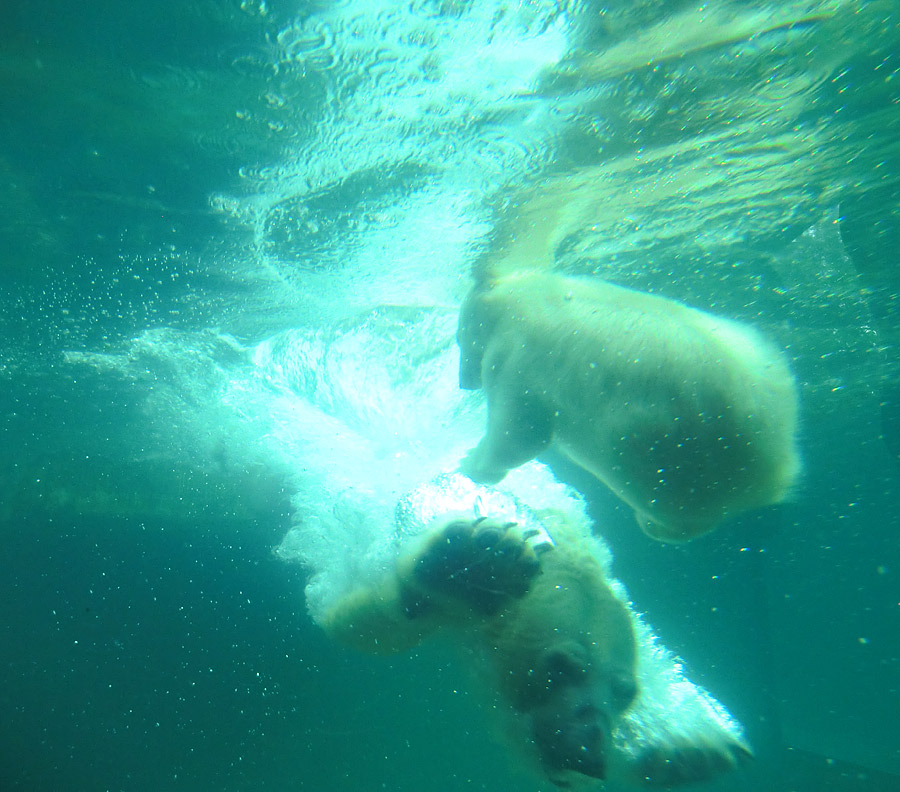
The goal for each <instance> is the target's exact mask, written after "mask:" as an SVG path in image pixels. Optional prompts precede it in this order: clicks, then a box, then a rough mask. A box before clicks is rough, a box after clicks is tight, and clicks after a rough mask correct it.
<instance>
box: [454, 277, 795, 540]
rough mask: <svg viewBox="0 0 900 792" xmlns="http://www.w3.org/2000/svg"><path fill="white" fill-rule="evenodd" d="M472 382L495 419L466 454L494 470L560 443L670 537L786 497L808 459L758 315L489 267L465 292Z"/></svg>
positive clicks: (466, 466) (472, 466) (497, 476)
mask: <svg viewBox="0 0 900 792" xmlns="http://www.w3.org/2000/svg"><path fill="white" fill-rule="evenodd" d="M457 341H458V344H459V349H460V363H459V384H460V386H461V387H462V388H464V389H470V390H472V389H477V388H484V391H485V393H486V397H487V407H488V417H487V431H486V433H485V435H484V437H483V438H482V440H481V441H480V442H479V443H478V445H477V446H476V447H475V448H474V449H472V450H471V451H470V452H469V453H468V455H467V456H466V457H465V459H464V460H463V462H462V465H461V470H462V472H463V473H465V474H466V475H468V476H470V477H471V478H472V479H474V480H475V481H479V482H483V483H495V482H497V481H500V480H501V479H502V478H503V477H504V476H505V475H506V474H507V472H508V471H509V470H510V469H511V468H515V467H517V466H519V465H521V464H522V463H524V462H526V461H528V460H530V459H533V458H534V457H535V456H537V455H538V454H539V453H540V452H541V451H543V450H544V449H545V448H547V447H548V446H549V445H550V444H551V443H555V444H556V446H557V447H558V448H559V449H560V450H561V451H562V452H563V453H564V454H565V455H566V456H568V457H569V458H570V459H572V460H573V461H574V462H576V463H577V464H579V465H580V466H582V467H584V468H585V469H586V470H588V471H589V472H591V473H592V474H594V475H595V476H596V477H597V478H599V479H600V480H601V481H602V482H603V483H604V484H606V485H607V486H608V487H609V488H610V489H612V490H613V491H614V492H615V493H616V494H617V495H618V496H619V497H620V498H621V499H622V500H624V501H625V502H626V503H628V504H629V505H630V506H631V507H632V508H633V509H634V510H635V514H636V517H637V520H638V523H639V524H640V525H641V527H642V528H643V529H644V530H645V531H646V532H647V533H648V534H649V535H651V536H653V537H655V538H657V539H661V540H664V541H671V542H681V541H687V540H689V539H691V538H693V537H696V536H699V535H701V534H704V533H707V532H708V531H711V530H712V529H713V528H715V527H716V526H717V525H718V524H719V523H720V522H722V521H723V520H724V519H725V518H727V517H729V516H732V515H734V514H737V513H739V512H742V511H744V510H747V509H753V508H758V507H761V506H766V505H768V504H772V503H777V502H779V501H780V500H782V499H783V498H784V497H785V496H786V494H787V493H788V491H789V490H790V489H791V487H792V485H793V483H794V482H795V479H796V477H797V474H798V471H799V469H800V463H799V457H798V452H797V446H796V440H795V435H796V424H797V402H798V398H797V389H796V385H795V382H794V379H793V376H792V375H791V372H790V370H789V369H788V366H787V364H786V363H785V361H784V359H783V358H782V356H781V355H780V354H779V353H778V352H777V351H776V350H775V349H774V348H773V347H772V346H770V344H768V343H767V342H766V341H765V340H764V339H763V338H762V337H761V336H760V335H758V334H757V333H756V332H755V331H754V330H752V329H751V328H749V327H745V326H743V325H740V324H737V323H735V322H731V321H728V320H725V319H721V318H718V317H715V316H712V315H710V314H707V313H704V312H702V311H699V310H696V309H693V308H689V307H687V306H685V305H682V304H680V303H677V302H674V301H672V300H669V299H665V298H663V297H658V296H655V295H651V294H646V293H641V292H637V291H633V290H631V289H627V288H624V287H621V286H616V285H613V284H611V283H607V282H604V281H599V280H591V279H586V278H574V277H566V276H563V275H561V274H559V273H555V272H552V271H549V270H537V269H535V270H523V271H519V272H512V273H509V274H505V275H503V276H501V277H495V278H486V279H484V280H483V281H482V282H481V283H479V284H478V285H476V287H475V288H474V289H473V290H472V291H471V292H470V293H469V295H468V296H467V297H466V299H465V300H464V302H463V305H462V308H461V311H460V317H459V327H458V333H457Z"/></svg>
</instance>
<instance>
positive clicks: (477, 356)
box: [459, 343, 483, 390]
mask: <svg viewBox="0 0 900 792" xmlns="http://www.w3.org/2000/svg"><path fill="white" fill-rule="evenodd" d="M470 347H471V345H470ZM482 358H483V350H478V349H471V348H470V349H469V350H466V349H464V348H463V345H462V343H460V345H459V387H460V388H462V389H463V390H478V389H479V388H480V387H481V385H482V383H481V361H482Z"/></svg>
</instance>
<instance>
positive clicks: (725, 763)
mask: <svg viewBox="0 0 900 792" xmlns="http://www.w3.org/2000/svg"><path fill="white" fill-rule="evenodd" d="M752 758H753V754H752V753H751V752H750V750H749V749H748V748H747V747H746V746H745V745H743V744H741V743H739V742H732V743H728V744H726V745H721V746H718V745H703V744H698V745H685V746H680V747H677V748H675V747H673V748H671V749H669V750H665V751H663V750H658V749H656V750H653V749H651V750H649V751H647V753H645V754H644V755H643V756H641V757H640V759H639V760H638V762H637V765H636V767H635V770H636V772H637V775H638V777H639V779H640V783H641V784H642V785H643V786H647V787H663V788H668V787H673V786H679V785H682V784H699V783H702V782H704V781H709V780H711V779H713V778H716V777H717V776H720V775H723V774H724V773H727V772H729V771H730V770H734V769H735V768H736V767H738V766H740V765H742V764H744V763H745V762H747V761H749V760H750V759H752Z"/></svg>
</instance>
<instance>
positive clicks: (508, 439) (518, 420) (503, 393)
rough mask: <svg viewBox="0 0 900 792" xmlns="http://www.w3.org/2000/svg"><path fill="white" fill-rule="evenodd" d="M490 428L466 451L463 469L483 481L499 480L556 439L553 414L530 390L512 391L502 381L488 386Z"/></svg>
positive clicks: (477, 480)
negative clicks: (554, 436) (554, 437)
mask: <svg viewBox="0 0 900 792" xmlns="http://www.w3.org/2000/svg"><path fill="white" fill-rule="evenodd" d="M487 395H488V420H487V431H486V432H485V435H484V437H483V438H482V439H481V442H479V443H478V445H477V446H476V447H475V448H473V449H472V450H471V451H469V453H468V454H466V456H465V458H464V459H463V461H462V462H461V463H460V471H461V472H462V473H464V474H465V475H467V476H468V477H469V478H470V479H472V480H473V481H476V482H478V483H479V484H496V483H497V482H498V481H500V480H501V479H502V478H503V477H504V476H505V475H506V474H507V473H508V472H509V471H510V470H512V469H513V468H516V467H519V465H524V464H525V463H526V462H529V461H531V460H532V459H534V458H535V457H536V456H537V455H538V454H540V453H541V451H543V450H544V449H545V448H546V447H547V446H549V445H550V442H551V441H552V440H553V415H552V413H551V412H550V411H549V410H548V409H547V408H546V407H545V406H544V405H543V404H541V402H540V401H539V400H538V398H537V397H536V396H535V394H534V393H531V392H529V391H527V390H525V391H521V392H518V393H510V392H509V391H507V390H506V389H505V388H504V386H503V385H502V384H494V385H488V386H487Z"/></svg>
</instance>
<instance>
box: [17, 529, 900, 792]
mask: <svg viewBox="0 0 900 792" xmlns="http://www.w3.org/2000/svg"><path fill="white" fill-rule="evenodd" d="M283 528H284V526H283V525H279V524H267V525H262V524H259V523H244V524H234V523H230V524H226V523H217V524H205V525H203V524H194V525H191V526H172V525H171V524H165V525H164V524H150V523H147V522H137V521H135V522H128V521H98V520H96V519H90V520H88V519H82V520H79V521H75V520H72V521H71V522H69V523H65V524H63V523H62V522H60V521H59V519H56V520H54V521H47V520H44V521H38V520H35V521H33V522H30V523H29V522H19V523H17V524H14V525H10V526H7V529H6V530H4V536H5V539H4V543H3V547H2V551H0V553H2V555H0V559H2V574H0V601H2V602H3V605H4V610H5V612H6V613H7V617H6V618H5V620H4V622H5V623H4V625H3V636H2V641H0V668H2V669H3V678H2V690H3V693H2V707H3V711H4V713H5V717H4V719H3V724H2V726H0V751H2V753H0V789H2V790H24V791H26V792H45V791H46V792H49V790H123V791H125V790H127V791H129V792H130V791H131V790H134V791H136V792H140V791H141V790H148V792H149V790H153V792H162V791H164V790H208V789H216V790H223V791H225V792H229V791H231V790H269V789H272V790H274V789H293V790H325V789H329V790H335V789H338V790H379V789H389V790H398V791H402V790H407V789H408V790H413V789H415V790H442V791H443V792H447V791H448V790H451V791H452V790H457V789H458V790H464V789H490V790H506V789H510V790H512V789H537V788H540V789H546V790H549V789H550V788H551V787H550V785H548V784H541V785H540V786H538V785H536V784H535V783H534V782H533V781H530V780H529V779H528V777H527V776H524V775H520V771H519V770H518V769H517V768H516V767H515V766H514V763H513V762H511V761H510V757H509V755H508V754H507V753H506V752H505V751H500V750H497V747H496V743H495V742H494V741H493V739H492V736H491V727H490V716H489V713H487V712H486V711H484V710H485V709H486V706H487V705H486V703H485V702H484V701H483V700H482V699H481V697H480V696H478V695H477V692H476V691H475V688H476V687H477V684H473V681H472V680H471V679H469V678H468V677H467V675H466V672H465V670H464V669H462V668H460V663H459V660H458V658H457V657H456V656H455V655H454V653H453V652H452V651H447V647H442V646H440V645H437V646H428V647H426V648H424V649H422V650H421V651H419V652H417V653H415V654H414V655H412V656H410V657H404V658H398V659H393V660H384V659H380V658H365V657H358V656H355V655H353V654H352V653H349V652H345V651H343V650H340V649H338V648H336V647H334V646H332V645H331V644H329V643H328V641H327V640H326V639H325V637H324V636H323V635H322V634H321V632H320V631H319V630H318V628H316V627H315V626H314V625H313V624H312V623H311V622H310V621H309V619H308V617H307V616H306V614H305V612H304V607H303V604H302V603H303V600H302V586H303V581H304V575H303V572H302V570H300V569H298V568H297V567H292V566H288V565H285V564H284V563H282V562H280V561H279V560H277V559H276V558H275V557H274V556H273V555H272V553H271V548H272V546H273V545H274V544H275V543H277V541H278V540H279V539H280V536H281V532H282V530H283ZM700 555H701V556H702V555H703V554H702V553H701V554H700ZM713 555H714V553H713ZM620 560H622V561H624V562H626V565H627V564H628V562H629V558H628V551H627V548H626V550H625V552H624V553H623V554H622V555H621V556H620ZM632 560H633V559H632ZM695 562H697V563H699V565H700V567H701V571H702V572H706V571H710V570H712V569H713V568H714V566H715V564H714V563H713V562H710V564H709V569H705V568H704V567H703V560H702V557H701V559H700V560H699V562H698V561H697V559H696V558H695ZM644 563H645V564H646V563H648V561H647V559H646V557H645V558H644ZM650 563H652V559H651V560H650ZM668 563H671V558H669V559H668ZM753 567H754V562H752V561H749V562H748V564H747V565H745V568H742V569H740V570H736V573H735V576H736V577H740V578H741V579H743V580H745V581H746V580H747V579H750V580H751V581H752V580H753V579H754V574H753V571H754V570H753ZM652 576H653V573H652V570H650V571H649V572H648V574H647V575H646V579H652ZM678 577H679V576H678V575H677V574H675V575H670V579H672V580H676V581H677V579H678ZM696 581H697V579H696V578H695V577H693V576H692V579H691V580H690V581H688V580H687V579H685V583H684V586H683V590H681V591H679V590H678V586H677V585H676V586H675V587H674V590H673V593H672V597H673V599H674V601H673V602H672V611H671V612H670V613H668V614H667V613H665V612H660V613H659V614H657V616H658V619H657V620H658V621H659V622H660V624H659V626H660V627H661V628H662V631H663V633H664V637H666V639H667V640H669V636H668V635H667V634H666V633H667V632H668V633H676V634H677V633H681V635H682V636H684V637H685V638H686V640H684V641H683V642H682V646H680V647H677V646H676V647H673V648H678V649H679V650H681V649H684V650H685V651H686V652H692V651H693V652H694V653H695V654H696V648H697V647H698V646H700V645H702V644H708V643H709V642H720V645H721V642H723V641H725V639H726V638H735V636H742V637H741V638H740V640H741V641H743V642H744V646H750V645H752V644H753V642H754V641H756V640H757V639H759V638H760V636H761V635H762V631H763V629H764V627H765V625H764V624H762V623H760V622H759V620H760V619H761V618H762V611H761V610H759V609H756V610H755V612H754V611H753V609H754V606H753V605H752V603H753V601H754V599H755V598H756V593H757V592H755V591H754V590H753V587H752V586H750V587H748V586H746V585H742V586H741V589H740V591H738V589H737V588H735V589H734V590H733V591H732V592H731V596H730V598H729V597H727V596H726V597H723V596H721V592H720V596H719V597H718V598H717V601H718V602H719V603H720V606H721V607H722V608H723V609H725V611H726V612H728V611H729V609H731V610H735V611H736V610H739V609H741V608H743V609H745V612H744V617H743V618H742V619H741V623H740V625H739V626H735V627H734V628H733V629H731V630H730V631H727V632H723V631H722V630H721V629H718V631H717V628H716V626H715V624H716V618H715V617H714V616H700V617H699V619H697V618H694V619H685V618H684V616H683V614H682V616H681V617H679V616H678V615H677V614H676V610H677V609H678V608H679V607H680V606H679V600H680V599H684V600H685V601H686V600H687V599H690V598H697V597H699V598H700V599H704V593H703V591H699V590H698V589H697V582H696ZM636 588H637V589H638V591H637V592H636V593H637V594H638V597H639V598H640V594H641V591H640V590H641V588H644V589H645V590H646V591H647V592H649V591H650V590H651V587H649V586H648V584H647V583H646V582H644V583H643V584H642V583H641V582H640V581H638V585H637V586H636ZM754 636H756V637H754ZM692 642H693V643H694V644H696V646H694V647H691V643H692ZM741 652H742V646H741V645H740V644H734V643H732V644H731V645H730V646H729V648H728V650H727V651H725V652H724V654H721V653H720V661H721V663H722V664H723V665H720V666H718V667H712V668H707V669H706V671H705V674H704V673H701V675H700V676H701V678H700V681H702V682H704V683H706V684H711V685H714V687H715V689H716V692H717V693H719V694H722V695H723V698H724V699H725V700H726V701H728V702H729V703H730V704H731V703H735V704H737V710H738V711H739V714H740V716H741V717H742V718H744V719H745V722H747V725H748V727H749V729H750V732H751V735H752V736H753V737H754V740H755V742H756V747H757V750H758V752H759V756H758V759H757V761H756V762H755V764H754V765H753V766H752V767H751V768H750V769H749V770H748V771H747V772H746V773H745V774H744V775H743V776H741V777H732V778H731V779H729V780H728V782H727V784H725V785H723V786H721V787H716V788H717V789H723V790H726V789H727V790H737V791H739V792H740V791H741V790H747V791H748V792H749V790H751V789H753V790H757V789H767V790H785V791H787V790H796V791H797V792H812V790H834V791H835V792H845V791H849V790H860V792H862V790H866V792H889V790H894V789H896V786H895V784H896V778H893V779H892V778H890V777H887V776H882V775H880V774H879V773H877V772H875V771H871V770H866V769H863V768H858V767H854V766H850V765H845V764H842V763H840V762H834V761H830V760H828V759H827V758H826V757H824V756H818V755H813V754H806V753H803V752H800V751H793V752H792V751H788V750H786V749H785V748H784V746H779V745H778V735H777V724H774V723H772V722H770V721H768V719H769V717H770V715H771V712H770V703H769V702H767V701H766V694H765V693H764V692H763V693H760V691H765V690H766V684H765V683H766V680H765V676H766V674H767V673H769V672H768V671H767V669H766V667H765V664H764V663H763V664H760V663H758V662H756V661H753V660H749V661H747V662H744V663H737V664H736V665H731V664H732V663H733V662H734V661H735V658H738V657H739V655H740V654H741ZM763 654H764V653H763ZM726 669H727V670H726ZM748 682H749V683H751V684H752V685H753V686H754V687H756V686H757V685H759V688H758V689H757V692H756V693H755V694H754V695H753V696H748V695H747V691H746V689H744V690H742V689H743V688H745V686H746V685H747V684H748ZM729 688H732V689H729Z"/></svg>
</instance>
